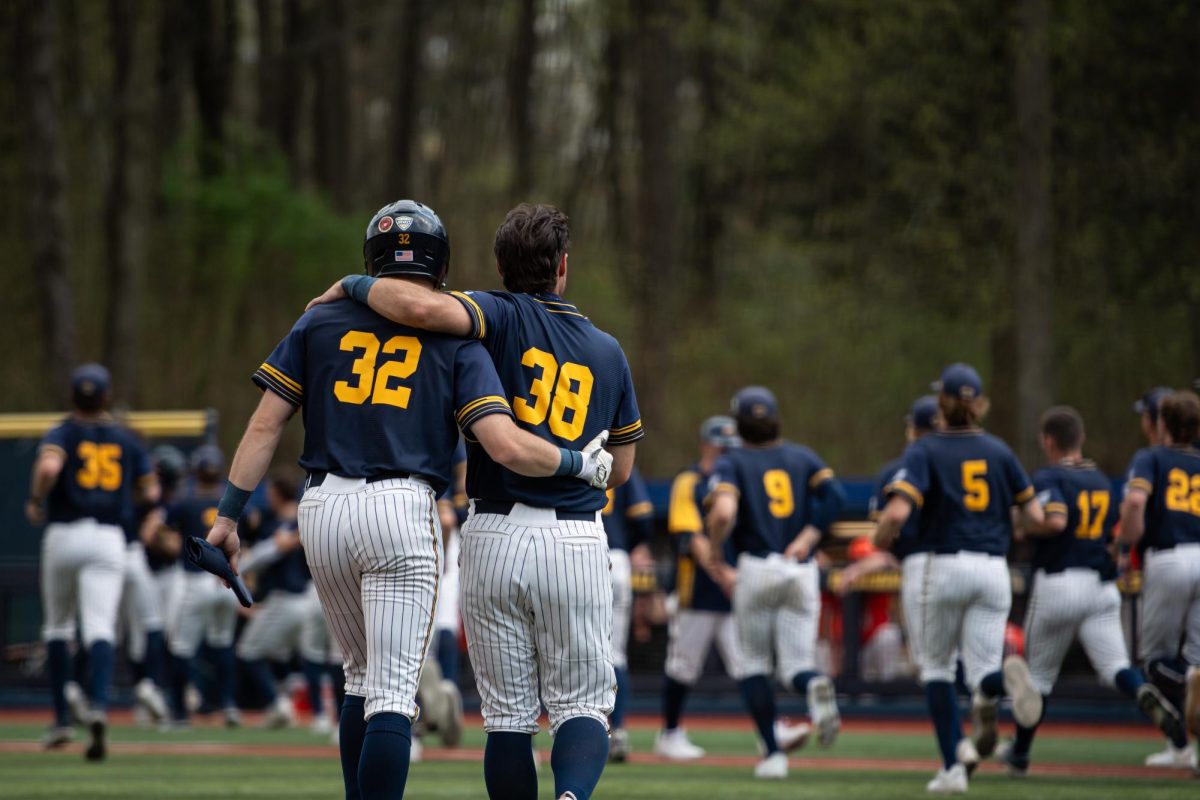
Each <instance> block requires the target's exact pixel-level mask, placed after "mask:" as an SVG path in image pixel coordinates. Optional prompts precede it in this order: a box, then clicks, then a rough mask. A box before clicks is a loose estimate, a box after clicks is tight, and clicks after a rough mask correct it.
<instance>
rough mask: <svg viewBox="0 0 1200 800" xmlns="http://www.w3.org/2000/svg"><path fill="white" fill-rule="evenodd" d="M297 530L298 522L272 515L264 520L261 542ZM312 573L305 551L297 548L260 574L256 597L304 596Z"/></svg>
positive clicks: (260, 530)
mask: <svg viewBox="0 0 1200 800" xmlns="http://www.w3.org/2000/svg"><path fill="white" fill-rule="evenodd" d="M296 530H297V525H296V520H294V519H281V518H279V517H276V516H274V515H270V516H268V517H267V518H265V519H264V520H263V523H262V525H261V526H260V528H259V537H258V538H259V541H265V540H267V539H269V538H271V537H272V536H274V535H275V534H276V533H278V532H280V531H291V532H293V533H294V532H295V531H296ZM311 580H312V573H311V572H309V570H308V561H307V560H306V559H305V558H304V550H302V549H300V548H299V547H297V548H296V549H295V550H293V551H291V552H290V553H288V554H287V555H285V556H283V557H282V558H280V559H279V560H278V561H275V562H272V563H271V565H270V566H268V567H267V568H266V569H264V570H263V571H262V572H260V573H259V574H258V586H257V587H256V591H255V596H256V597H258V598H260V599H261V598H262V597H265V596H266V595H268V594H270V593H271V592H288V593H289V594H303V593H304V592H305V591H307V590H308V584H309V582H310V581H311Z"/></svg>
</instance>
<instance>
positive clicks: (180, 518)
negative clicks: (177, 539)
mask: <svg viewBox="0 0 1200 800" xmlns="http://www.w3.org/2000/svg"><path fill="white" fill-rule="evenodd" d="M220 502H221V490H220V489H219V488H217V489H211V490H207V491H197V492H196V493H195V494H191V495H189V496H187V497H185V498H183V499H182V500H177V501H175V502H174V503H172V504H171V505H169V506H167V523H166V524H167V527H168V528H170V529H171V530H173V531H178V532H179V534H180V535H181V536H183V540H184V541H185V542H186V541H187V540H188V538H189V537H191V536H195V537H197V538H200V539H204V538H206V537H207V536H208V532H209V531H210V530H212V526H213V523H214V522H216V520H217V505H218V504H219V503H220ZM179 561H180V563H181V564H183V568H184V570H185V571H187V572H200V571H201V570H200V568H199V567H197V566H196V565H194V564H193V563H192V561H191V559H189V558H181V559H179Z"/></svg>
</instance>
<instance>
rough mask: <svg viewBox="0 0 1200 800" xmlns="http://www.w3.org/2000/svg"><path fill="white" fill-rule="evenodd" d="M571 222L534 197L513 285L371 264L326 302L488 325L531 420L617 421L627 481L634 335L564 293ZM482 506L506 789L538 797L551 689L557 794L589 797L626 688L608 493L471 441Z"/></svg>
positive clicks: (481, 652) (482, 630)
mask: <svg viewBox="0 0 1200 800" xmlns="http://www.w3.org/2000/svg"><path fill="white" fill-rule="evenodd" d="M569 245H570V230H569V226H568V222H567V218H566V215H564V214H563V213H562V212H560V211H559V210H558V209H556V208H554V207H553V206H543V205H538V206H531V205H526V204H522V205H519V206H517V207H516V208H514V209H512V210H511V211H509V213H508V215H507V217H506V218H505V220H504V222H503V223H502V224H501V225H500V227H499V228H498V229H497V231H496V237H495V243H494V247H493V249H494V252H495V254H496V262H497V267H498V269H499V272H500V277H501V279H502V280H503V282H504V287H505V289H506V290H507V291H505V292H468V293H465V294H463V293H457V292H452V293H449V294H439V293H436V292H432V291H428V290H426V289H424V287H420V286H416V285H413V284H405V283H398V282H396V281H371V279H369V278H365V277H363V276H359V275H355V276H350V277H349V278H346V279H344V280H343V281H341V282H339V283H336V284H334V285H333V286H332V287H330V288H329V289H328V290H327V291H326V292H325V294H324V295H322V296H321V297H319V298H317V299H316V300H314V301H313V302H314V303H320V302H326V301H328V300H330V299H336V298H339V297H343V296H345V295H347V294H349V295H350V296H351V297H354V298H356V299H358V300H359V301H360V302H369V303H370V305H371V308H373V309H374V310H376V311H378V312H379V313H381V314H383V315H384V316H386V317H388V318H390V319H393V320H395V321H398V322H401V323H408V324H416V325H419V326H422V327H426V328H429V329H431V330H437V331H441V332H443V333H450V334H453V335H458V336H472V337H477V338H479V339H481V340H482V341H483V343H484V346H485V347H486V348H487V350H488V352H489V353H490V354H491V356H492V360H493V362H494V363H495V365H496V368H497V370H498V372H499V374H500V380H501V382H502V383H503V385H504V389H505V391H506V392H507V394H508V396H509V397H512V398H513V413H514V414H515V415H516V418H517V420H518V421H519V422H520V423H522V424H523V426H524V427H525V428H526V429H527V430H531V431H533V432H534V433H536V434H537V435H538V436H540V437H542V438H543V439H547V440H549V441H551V442H555V443H559V444H572V443H575V442H580V441H585V440H586V439H587V438H588V437H589V436H591V435H592V434H593V433H595V432H597V431H601V430H603V429H605V428H609V429H611V432H610V436H609V439H608V444H609V448H610V450H611V451H612V457H613V466H612V474H611V476H610V480H609V485H611V486H613V487H616V486H619V485H621V484H622V483H624V482H625V480H626V479H627V478H628V476H629V473H630V471H631V470H632V468H633V460H634V444H635V443H636V442H637V441H638V440H640V439H641V438H642V437H643V435H644V433H643V431H642V422H641V418H640V416H639V414H638V410H637V399H636V397H635V396H634V391H633V381H632V379H631V377H630V374H629V366H628V364H627V363H626V361H625V354H624V353H623V352H622V351H621V348H620V345H619V344H618V343H617V342H616V340H615V339H613V338H612V337H611V336H608V335H607V334H605V333H603V332H601V331H600V330H598V329H597V328H596V327H595V326H594V325H592V323H591V321H590V320H588V318H587V317H585V316H584V315H583V314H582V313H580V311H579V309H578V308H576V307H575V306H574V305H572V304H571V303H568V302H566V301H565V300H563V299H562V292H563V290H564V289H565V288H566V284H567V258H568V256H567V250H568V248H569ZM467 492H468V494H469V495H470V496H471V498H472V501H471V513H470V516H469V517H468V519H467V522H466V524H465V525H464V526H463V529H462V535H463V542H462V548H463V549H462V570H463V572H462V581H463V591H462V603H463V621H464V626H465V628H466V632H467V649H468V652H469V654H470V656H471V663H472V665H473V666H474V667H475V677H476V680H477V682H478V685H479V690H480V696H481V700H482V709H483V720H484V728H485V730H487V732H488V741H487V748H486V751H485V755H484V777H485V782H486V783H487V786H488V791H489V793H490V794H491V795H492V796H493V797H505V798H533V797H536V795H537V769H536V765H535V762H534V757H533V750H532V742H531V737H532V736H533V734H535V733H536V732H537V730H538V723H537V718H538V711H539V700H540V701H541V703H543V704H544V705H545V707H546V709H547V710H548V711H549V714H550V732H551V734H552V735H554V748H553V751H552V753H551V759H550V761H551V766H552V768H553V770H554V783H555V795H556V796H557V797H559V798H570V799H571V800H586V799H587V798H588V797H589V796H590V795H591V792H592V790H593V789H594V788H595V786H596V783H597V782H598V781H599V779H600V774H601V772H603V770H604V764H605V761H606V759H607V756H608V738H607V730H606V729H607V722H608V715H609V713H611V711H612V706H613V699H614V690H613V685H614V681H615V678H614V675H613V667H612V653H611V645H610V643H609V632H610V629H611V626H612V591H611V586H610V583H609V578H608V553H607V550H608V548H607V544H606V542H605V538H604V531H603V527H602V526H601V525H600V522H599V511H600V509H601V508H603V507H604V503H605V498H604V493H603V492H599V491H594V490H591V489H588V488H587V487H583V486H580V485H578V484H577V483H573V482H570V481H564V480H562V479H556V480H550V481H531V480H525V479H523V478H521V477H519V476H517V475H514V474H513V473H512V472H511V471H509V470H505V469H504V468H502V467H500V466H499V465H497V464H496V463H495V461H494V460H493V459H491V458H489V457H487V455H486V454H485V453H483V452H481V451H480V449H479V447H478V446H475V445H472V446H470V447H469V448H468V459H467Z"/></svg>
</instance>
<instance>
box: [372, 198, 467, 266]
mask: <svg viewBox="0 0 1200 800" xmlns="http://www.w3.org/2000/svg"><path fill="white" fill-rule="evenodd" d="M363 264H364V266H365V267H366V270H367V274H368V275H376V276H378V275H414V276H417V277H421V278H428V279H429V280H431V281H433V282H434V285H435V286H442V285H444V284H445V282H446V273H447V272H449V271H450V235H449V234H448V233H446V226H445V225H443V224H442V221H441V220H440V219H439V218H438V215H437V213H436V212H435V211H434V210H433V209H432V208H430V207H429V206H427V205H425V204H424V203H418V202H417V201H415V200H397V201H396V202H394V203H391V204H389V205H386V206H384V207H383V208H381V209H379V210H378V211H377V212H375V216H373V217H371V223H370V224H369V225H367V233H366V237H365V238H364V239H363Z"/></svg>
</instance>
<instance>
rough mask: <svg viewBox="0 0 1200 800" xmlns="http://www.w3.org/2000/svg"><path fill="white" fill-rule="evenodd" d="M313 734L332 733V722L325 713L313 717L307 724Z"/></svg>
mask: <svg viewBox="0 0 1200 800" xmlns="http://www.w3.org/2000/svg"><path fill="white" fill-rule="evenodd" d="M308 729H309V730H310V731H312V733H313V735H314V736H328V735H329V734H331V733H333V723H332V722H330V721H329V717H326V716H325V715H321V716H317V717H313V719H312V724H311V725H309V726H308Z"/></svg>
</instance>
